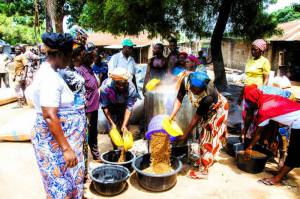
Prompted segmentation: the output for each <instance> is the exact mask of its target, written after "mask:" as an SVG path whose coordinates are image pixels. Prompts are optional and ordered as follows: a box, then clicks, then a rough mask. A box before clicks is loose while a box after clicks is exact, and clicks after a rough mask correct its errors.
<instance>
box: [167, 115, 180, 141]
mask: <svg viewBox="0 0 300 199" xmlns="http://www.w3.org/2000/svg"><path fill="white" fill-rule="evenodd" d="M162 126H163V129H164V130H165V131H166V132H167V133H168V134H169V135H171V136H173V137H177V136H181V135H183V131H182V130H181V128H180V127H179V126H178V124H177V123H176V122H175V121H173V120H171V119H170V118H168V117H165V118H164V119H163V122H162Z"/></svg>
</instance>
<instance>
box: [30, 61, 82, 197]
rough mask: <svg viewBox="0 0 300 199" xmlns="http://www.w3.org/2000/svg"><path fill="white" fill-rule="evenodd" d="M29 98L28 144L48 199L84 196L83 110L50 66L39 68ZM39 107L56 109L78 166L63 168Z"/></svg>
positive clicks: (55, 144) (54, 141) (47, 64)
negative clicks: (32, 119) (32, 118)
mask: <svg viewBox="0 0 300 199" xmlns="http://www.w3.org/2000/svg"><path fill="white" fill-rule="evenodd" d="M31 90H32V91H31V92H30V93H31V94H30V96H29V98H31V100H32V101H33V103H34V106H35V109H36V112H37V114H36V116H37V117H36V121H35V124H34V127H33V132H32V137H31V142H32V144H33V149H34V152H35V156H36V160H37V164H38V167H39V169H40V173H41V176H42V180H43V184H44V188H45V191H46V195H47V198H78V199H81V198H82V196H83V179H84V173H85V164H84V155H83V142H84V140H85V133H86V117H85V112H84V109H77V108H75V107H74V94H73V93H72V91H71V90H70V89H69V87H68V86H67V84H66V83H65V81H64V80H63V78H62V77H61V76H60V75H59V73H58V72H57V71H55V70H54V69H53V68H52V67H51V66H50V64H49V63H47V62H45V63H44V64H42V65H41V68H40V70H39V71H38V72H37V74H36V76H35V79H34V80H33V82H32V85H31ZM42 107H57V108H58V113H57V116H58V118H59V119H60V123H61V127H62V131H63V133H64V137H65V138H66V139H67V142H68V143H69V145H70V146H71V148H72V150H73V151H74V153H75V155H76V158H77V160H78V164H77V165H76V166H75V167H73V168H66V163H65V160H64V155H63V151H62V149H61V148H60V146H59V145H58V143H57V141H56V139H55V138H54V136H53V135H52V133H51V132H50V129H49V127H48V124H47V122H46V121H45V119H44V118H43V113H42Z"/></svg>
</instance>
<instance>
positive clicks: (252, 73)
mask: <svg viewBox="0 0 300 199" xmlns="http://www.w3.org/2000/svg"><path fill="white" fill-rule="evenodd" d="M270 70H271V65H270V62H269V60H268V59H267V58H265V57H264V56H260V58H259V59H256V60H255V59H253V58H251V59H249V60H248V61H247V64H246V68H245V73H246V79H245V84H246V85H251V84H256V85H257V86H262V85H263V84H264V81H263V75H268V74H269V72H270Z"/></svg>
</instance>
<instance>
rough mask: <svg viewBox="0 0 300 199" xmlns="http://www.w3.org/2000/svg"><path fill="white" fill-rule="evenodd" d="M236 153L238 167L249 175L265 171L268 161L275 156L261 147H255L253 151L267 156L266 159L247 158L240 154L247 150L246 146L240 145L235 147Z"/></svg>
mask: <svg viewBox="0 0 300 199" xmlns="http://www.w3.org/2000/svg"><path fill="white" fill-rule="evenodd" d="M234 149H235V151H236V159H237V167H238V168H239V169H241V170H242V171H245V172H247V173H253V174H256V173H260V172H262V171H263V170H264V168H265V166H266V163H267V161H268V160H269V159H270V158H271V157H272V156H273V153H272V152H271V151H269V150H268V149H266V148H264V147H263V146H261V145H255V146H254V147H253V150H255V151H258V152H260V153H263V154H265V155H266V156H265V157H253V156H250V157H248V158H245V155H244V154H241V153H239V152H240V151H242V150H245V144H243V143H239V144H235V145H234Z"/></svg>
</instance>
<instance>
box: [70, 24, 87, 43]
mask: <svg viewBox="0 0 300 199" xmlns="http://www.w3.org/2000/svg"><path fill="white" fill-rule="evenodd" d="M69 33H70V34H71V35H72V37H73V39H74V47H73V48H77V47H78V46H80V45H82V46H84V45H85V44H86V40H87V38H88V34H87V32H86V30H84V29H83V28H81V27H80V26H77V25H75V26H73V27H72V28H71V29H70V31H69Z"/></svg>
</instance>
